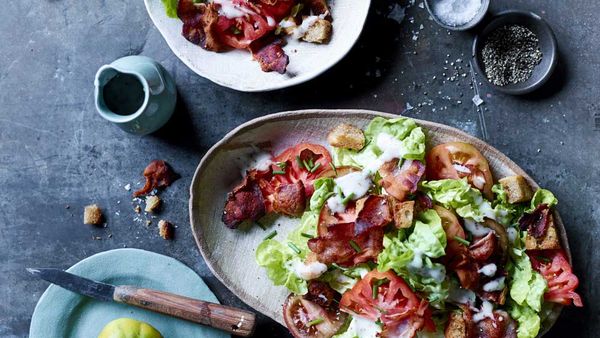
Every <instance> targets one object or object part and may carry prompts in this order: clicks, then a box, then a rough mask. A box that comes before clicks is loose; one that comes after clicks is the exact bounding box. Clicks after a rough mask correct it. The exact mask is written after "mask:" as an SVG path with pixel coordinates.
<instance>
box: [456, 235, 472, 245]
mask: <svg viewBox="0 0 600 338" xmlns="http://www.w3.org/2000/svg"><path fill="white" fill-rule="evenodd" d="M454 240H455V241H457V242H458V243H460V244H462V245H464V246H469V244H471V243H469V241H467V240H466V239H464V238H461V237H458V236H454Z"/></svg>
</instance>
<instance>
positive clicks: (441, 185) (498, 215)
mask: <svg viewBox="0 0 600 338" xmlns="http://www.w3.org/2000/svg"><path fill="white" fill-rule="evenodd" d="M421 187H422V189H423V191H424V192H425V193H427V195H428V196H429V197H430V198H431V199H432V200H433V201H434V202H437V203H439V204H441V205H443V206H444V207H446V208H449V209H454V211H456V213H457V214H458V215H459V216H461V217H463V218H470V219H473V220H475V221H476V222H483V219H484V217H488V218H491V219H494V220H496V221H497V222H499V223H501V224H504V225H508V224H509V223H510V219H509V218H510V217H508V216H509V215H508V214H507V212H506V211H505V210H503V209H502V208H498V207H496V208H492V204H491V203H490V202H489V201H488V200H486V199H484V198H483V196H482V195H481V192H480V191H479V190H477V189H475V188H472V187H471V185H469V182H467V179H466V178H465V179H460V180H454V179H445V180H437V181H424V182H422V183H421Z"/></svg>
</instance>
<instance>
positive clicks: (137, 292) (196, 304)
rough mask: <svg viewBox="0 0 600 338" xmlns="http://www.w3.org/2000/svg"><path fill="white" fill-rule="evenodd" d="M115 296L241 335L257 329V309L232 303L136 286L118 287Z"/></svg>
mask: <svg viewBox="0 0 600 338" xmlns="http://www.w3.org/2000/svg"><path fill="white" fill-rule="evenodd" d="M113 298H114V300H115V301H117V302H120V303H125V304H129V305H133V306H137V307H140V308H143V309H146V310H150V311H154V312H159V313H163V314H166V315H170V316H174V317H178V318H182V319H186V320H189V321H192V322H195V323H200V324H203V325H208V326H211V327H214V328H217V329H221V330H224V331H227V332H230V333H232V334H235V335H238V336H243V337H248V336H250V335H251V334H252V332H253V331H254V324H255V320H256V316H255V315H254V313H252V312H248V311H244V310H241V309H237V308H234V307H230V306H225V305H221V304H215V303H210V302H204V301H201V300H198V299H193V298H188V297H183V296H178V295H174V294H172V293H167V292H161V291H156V290H150V289H142V288H136V287H134V286H117V287H115V293H114V295H113Z"/></svg>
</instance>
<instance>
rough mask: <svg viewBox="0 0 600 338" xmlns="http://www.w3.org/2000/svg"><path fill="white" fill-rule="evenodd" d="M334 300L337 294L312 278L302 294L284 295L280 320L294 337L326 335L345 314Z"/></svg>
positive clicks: (316, 337) (319, 336)
mask: <svg viewBox="0 0 600 338" xmlns="http://www.w3.org/2000/svg"><path fill="white" fill-rule="evenodd" d="M336 298H337V299H336ZM338 301H339V294H338V293H337V292H335V291H334V290H332V289H331V288H330V287H329V285H327V284H325V283H323V282H319V281H313V282H311V283H310V284H309V287H308V293H307V294H306V295H304V296H297V295H293V294H290V295H289V296H288V298H287V300H286V301H285V303H284V304H283V319H284V321H285V324H286V326H287V327H288V329H289V330H290V333H291V334H292V335H293V336H294V337H295V338H329V337H331V336H333V335H334V334H336V333H337V331H338V330H339V329H340V328H341V327H342V325H343V324H344V321H345V320H346V317H347V315H346V314H345V313H343V312H341V311H340V309H339V306H338V305H337V302H338Z"/></svg>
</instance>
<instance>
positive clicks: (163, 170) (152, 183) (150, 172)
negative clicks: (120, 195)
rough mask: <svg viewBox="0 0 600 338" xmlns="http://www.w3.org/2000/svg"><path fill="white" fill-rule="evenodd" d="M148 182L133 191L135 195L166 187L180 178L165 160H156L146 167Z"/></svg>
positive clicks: (145, 174) (145, 175)
mask: <svg viewBox="0 0 600 338" xmlns="http://www.w3.org/2000/svg"><path fill="white" fill-rule="evenodd" d="M144 177H145V178H146V183H145V184H144V187H143V188H142V189H140V190H138V191H136V192H134V193H133V196H134V197H138V196H143V195H147V194H149V193H150V192H151V191H152V190H154V189H158V188H166V187H168V186H169V185H171V183H173V182H174V181H175V180H176V179H178V178H179V175H177V174H176V173H175V172H174V171H173V169H171V167H170V166H169V165H168V164H167V162H165V161H163V160H154V161H152V162H150V164H148V166H146V169H144Z"/></svg>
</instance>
